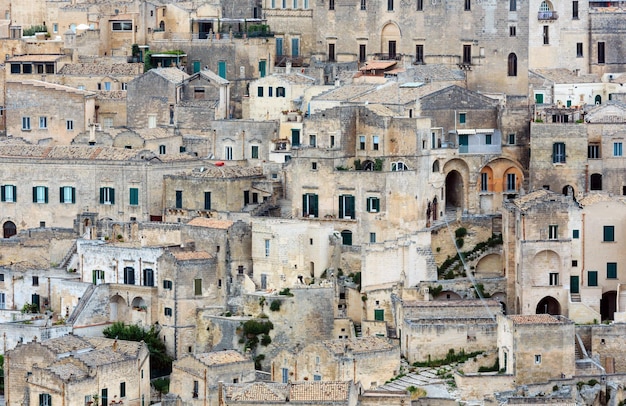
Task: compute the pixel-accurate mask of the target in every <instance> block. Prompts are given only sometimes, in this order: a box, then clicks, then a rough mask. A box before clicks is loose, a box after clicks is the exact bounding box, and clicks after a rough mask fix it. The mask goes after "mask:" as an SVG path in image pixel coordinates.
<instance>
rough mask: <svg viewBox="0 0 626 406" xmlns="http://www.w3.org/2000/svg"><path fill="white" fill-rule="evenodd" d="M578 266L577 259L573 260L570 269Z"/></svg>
mask: <svg viewBox="0 0 626 406" xmlns="http://www.w3.org/2000/svg"><path fill="white" fill-rule="evenodd" d="M577 266H578V260H577V259H573V260H572V268H576V267H577Z"/></svg>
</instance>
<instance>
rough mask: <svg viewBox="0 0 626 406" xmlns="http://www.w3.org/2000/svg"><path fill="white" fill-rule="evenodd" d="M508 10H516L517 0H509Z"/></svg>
mask: <svg viewBox="0 0 626 406" xmlns="http://www.w3.org/2000/svg"><path fill="white" fill-rule="evenodd" d="M509 11H517V0H509Z"/></svg>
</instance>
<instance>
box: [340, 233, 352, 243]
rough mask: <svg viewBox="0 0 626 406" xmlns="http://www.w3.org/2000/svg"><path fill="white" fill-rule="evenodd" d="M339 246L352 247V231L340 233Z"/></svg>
mask: <svg viewBox="0 0 626 406" xmlns="http://www.w3.org/2000/svg"><path fill="white" fill-rule="evenodd" d="M341 244H342V245H352V231H350V230H343V231H342V232H341Z"/></svg>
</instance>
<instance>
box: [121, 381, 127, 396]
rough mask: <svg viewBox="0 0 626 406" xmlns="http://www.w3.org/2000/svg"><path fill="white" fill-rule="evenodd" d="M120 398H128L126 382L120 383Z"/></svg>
mask: <svg viewBox="0 0 626 406" xmlns="http://www.w3.org/2000/svg"><path fill="white" fill-rule="evenodd" d="M120 397H121V398H125V397H126V382H120Z"/></svg>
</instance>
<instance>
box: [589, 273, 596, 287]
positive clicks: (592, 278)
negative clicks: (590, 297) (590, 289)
mask: <svg viewBox="0 0 626 406" xmlns="http://www.w3.org/2000/svg"><path fill="white" fill-rule="evenodd" d="M587 286H598V271H589V272H587Z"/></svg>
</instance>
